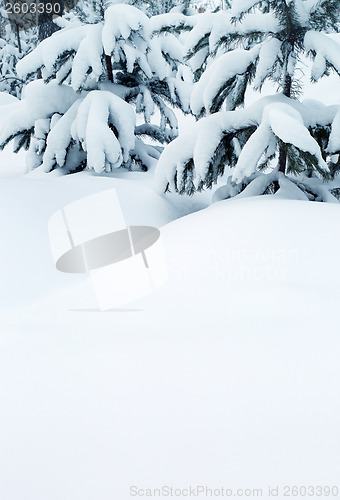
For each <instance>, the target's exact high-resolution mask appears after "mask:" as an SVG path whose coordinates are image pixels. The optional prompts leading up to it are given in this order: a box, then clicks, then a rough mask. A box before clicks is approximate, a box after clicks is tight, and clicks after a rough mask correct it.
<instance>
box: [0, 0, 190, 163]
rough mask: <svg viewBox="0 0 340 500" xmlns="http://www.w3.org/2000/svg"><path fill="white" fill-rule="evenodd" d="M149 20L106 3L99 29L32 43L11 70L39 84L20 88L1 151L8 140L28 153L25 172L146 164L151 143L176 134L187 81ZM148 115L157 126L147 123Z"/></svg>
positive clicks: (155, 150)
mask: <svg viewBox="0 0 340 500" xmlns="http://www.w3.org/2000/svg"><path fill="white" fill-rule="evenodd" d="M153 19H154V18H152V19H150V18H148V17H147V16H146V14H145V13H143V12H142V11H141V10H138V9H137V8H135V7H133V6H131V5H128V4H113V5H111V6H109V7H108V8H107V10H106V11H105V19H104V21H103V22H99V23H96V24H89V25H85V26H78V27H71V28H69V29H67V28H65V29H63V30H61V31H59V32H57V33H55V34H53V35H52V36H51V37H50V38H48V39H46V40H44V41H43V42H41V43H40V44H39V45H38V47H37V48H36V49H35V50H34V51H33V52H31V53H30V54H28V55H27V56H26V57H25V58H24V59H22V60H21V61H20V62H19V64H18V68H17V69H18V72H19V74H20V75H21V78H28V77H31V76H32V75H36V74H37V72H41V74H42V76H43V79H38V80H36V81H33V82H31V83H30V84H29V85H27V87H26V88H25V89H24V96H23V99H22V101H21V104H22V105H21V109H18V110H16V111H15V112H14V113H12V114H11V115H10V116H9V118H8V120H7V122H6V124H5V126H4V128H3V129H2V131H1V133H0V147H1V148H3V147H4V146H5V145H6V144H7V143H8V142H10V141H12V140H13V141H14V149H15V151H18V150H19V149H20V148H22V147H24V148H26V149H28V150H29V151H28V166H29V167H30V168H34V167H37V166H39V165H41V164H43V167H44V169H45V170H46V171H47V172H48V171H51V170H53V169H55V168H58V167H60V168H63V171H64V172H74V171H78V170H80V169H83V168H85V167H87V168H89V169H94V170H95V171H96V172H103V171H105V172H109V171H111V170H112V169H113V168H118V167H126V168H128V169H131V168H133V167H134V166H135V167H137V168H142V169H143V170H146V169H148V168H149V167H151V166H152V165H154V164H155V161H156V159H158V157H159V154H160V149H161V148H160V147H159V146H157V144H156V143H155V142H153V141H154V140H156V141H158V144H159V143H160V142H161V143H168V142H169V141H170V140H172V139H173V138H174V137H176V135H177V129H178V126H177V119H176V116H175V113H174V111H173V107H175V106H178V107H180V108H181V109H182V110H184V111H185V112H187V111H188V110H189V97H190V91H191V82H190V80H189V81H188V82H187V81H185V72H184V71H182V66H183V64H182V61H181V59H182V55H181V53H182V46H181V44H180V42H179V41H178V39H177V38H176V37H175V36H174V35H171V34H165V33H163V31H162V23H163V21H162V19H163V18H161V19H160V20H158V21H157V22H156V23H153ZM156 111H157V115H158V116H159V117H160V118H159V120H160V121H159V124H157V123H155V122H153V123H151V118H152V116H153V115H154V114H155V113H156ZM136 113H137V116H139V119H138V122H136ZM146 138H149V142H153V145H151V144H147V143H146V142H145V140H146ZM150 139H151V141H150Z"/></svg>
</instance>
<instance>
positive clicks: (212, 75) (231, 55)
mask: <svg viewBox="0 0 340 500" xmlns="http://www.w3.org/2000/svg"><path fill="white" fill-rule="evenodd" d="M259 52H260V45H258V46H256V47H254V48H252V49H250V50H244V49H236V50H233V51H232V52H227V53H226V54H224V55H222V56H221V57H219V58H218V59H217V60H215V61H214V62H213V63H212V64H211V65H210V66H209V67H208V68H207V69H206V71H205V72H204V73H203V75H202V76H201V78H200V80H199V81H198V82H197V83H196V84H195V86H194V90H193V92H192V96H191V100H190V106H191V109H192V111H193V113H194V114H195V115H196V116H199V115H200V114H201V113H202V111H203V110H206V111H208V112H209V111H211V108H212V107H213V105H214V103H215V101H216V99H217V98H218V97H220V95H221V93H222V92H223V90H224V88H225V87H226V86H227V85H228V82H230V80H232V79H234V78H235V76H237V75H242V74H244V73H245V72H246V71H249V66H250V65H252V64H254V62H255V60H256V59H257V57H258V55H259Z"/></svg>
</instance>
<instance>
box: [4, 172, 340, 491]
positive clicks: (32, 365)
mask: <svg viewBox="0 0 340 500" xmlns="http://www.w3.org/2000/svg"><path fill="white" fill-rule="evenodd" d="M69 177H72V178H73V179H76V180H77V185H75V184H72V185H71V184H69V185H68V187H67V184H65V183H64V182H65V177H63V178H61V179H60V182H62V183H64V184H63V185H62V186H61V185H59V186H58V187H56V186H57V184H58V182H57V184H56V180H57V181H58V179H54V180H53V185H52V184H51V190H49V191H46V190H43V189H39V193H40V194H41V195H42V193H44V192H45V202H44V203H43V204H42V205H41V206H43V207H44V210H42V209H41V206H37V210H36V218H35V220H34V224H33V226H32V227H35V228H36V230H37V228H38V227H40V226H41V228H42V227H44V228H45V222H46V220H47V217H48V215H49V213H50V211H51V210H52V209H53V208H55V206H56V205H61V204H62V203H63V202H64V201H66V198H68V199H69V200H70V199H71V198H72V197H74V198H75V197H76V196H81V195H83V194H84V191H85V189H84V187H81V188H80V184H79V176H77V175H75V176H69ZM77 177H78V178H77ZM94 180H95V179H94V178H93V177H92V178H91V179H90V182H91V186H93V181H94ZM97 180H98V179H97ZM106 181H107V179H106ZM101 182H102V179H101ZM15 186H16V187H15ZM52 186H53V188H54V189H56V191H54V195H52V193H53V191H52ZM97 187H98V188H99V186H97ZM8 188H9V186H8V185H7V190H8V191H9V189H8ZM18 188H19V185H18V184H16V185H14V186H13V190H11V193H9V194H8V197H7V198H6V200H7V203H6V205H5V206H6V208H7V209H8V207H12V206H13V205H10V204H9V203H8V201H9V200H10V196H12V197H13V192H14V193H15V194H16V196H17V197H18V196H20V194H22V193H24V192H25V190H26V191H27V184H26V185H25V186H22V187H21V188H20V190H19V189H18ZM56 193H58V194H56ZM62 193H63V194H62ZM135 193H136V191H135V192H134V193H131V192H130V195H129V198H126V202H127V203H126V204H127V206H128V207H130V209H132V205H133V203H134V194H135ZM150 196H151V194H150ZM53 197H54V207H52V206H51V204H50V201H49V199H50V198H53ZM57 198H58V199H57ZM3 200H4V198H3V196H1V197H0V203H3ZM41 201H43V200H41ZM33 202H34V198H33V200H32V203H33ZM145 203H146V204H148V212H149V214H151V212H156V207H157V204H156V203H155V199H154V198H153V199H151V198H150V199H149V200H148V199H147V198H145ZM33 204H34V203H33ZM17 206H18V204H17ZM27 206H28V208H29V209H31V207H32V204H31V205H30V204H27ZM140 206H141V207H142V206H143V204H141V205H140ZM21 207H22V205H21ZM21 207H20V209H21ZM20 209H19V210H18V212H20V211H22V210H20ZM124 209H125V207H124ZM18 212H17V214H16V215H15V216H14V215H12V219H11V228H12V231H13V232H14V233H15V234H16V235H18V234H20V233H21V231H22V229H23V226H24V224H25V222H26V219H23V218H21V219H20V217H19V213H18ZM48 212H49V213H48ZM1 213H3V211H2V210H1ZM42 215H43V217H41V216H42ZM139 220H141V219H139ZM149 220H150V219H149ZM338 220H339V207H338V206H332V205H328V204H326V203H323V204H318V203H314V204H312V203H305V202H302V201H300V202H298V201H282V200H275V199H272V198H271V197H262V198H260V199H259V198H257V199H251V200H249V199H248V200H239V201H236V200H232V201H228V202H221V203H217V204H215V205H214V206H213V207H211V208H209V209H207V210H205V211H203V212H200V213H198V214H194V215H191V216H189V217H185V218H183V219H181V220H179V221H176V222H173V223H172V224H169V225H168V226H166V227H165V228H163V230H162V232H163V238H164V242H165V245H166V249H167V254H168V266H169V270H170V279H169V281H168V283H167V285H166V286H164V288H163V289H161V290H160V291H159V293H157V294H154V295H152V296H149V297H148V298H145V299H144V300H142V301H139V302H135V303H134V304H132V305H131V306H130V308H126V309H124V310H116V311H110V312H107V313H102V314H101V313H98V312H97V311H96V305H95V304H94V302H93V298H92V297H91V296H89V295H88V293H87V290H88V289H87V284H86V282H83V281H82V282H81V283H79V286H77V287H75V286H74V287H73V286H72V287H70V288H69V290H68V291H67V292H64V293H63V294H62V295H60V296H54V297H53V298H52V299H51V300H48V301H45V302H44V303H41V304H38V305H36V306H35V307H33V308H31V309H28V310H26V311H20V312H18V311H17V312H16V313H15V314H6V315H2V316H1V334H0V335H1V350H0V379H1V380H2V383H1V385H0V398H1V401H2V411H1V414H0V423H1V426H0V429H1V431H0V432H1V454H2V457H4V458H3V460H2V466H1V468H0V482H1V487H2V497H3V498H4V500H7V499H10V498H22V499H25V500H33V499H47V498H48V499H53V500H54V499H57V498H58V499H60V498H63V499H64V498H70V497H72V500H93V499H94V498H100V499H102V500H109V499H112V498H119V499H121V500H128V499H129V498H131V495H130V493H131V490H130V487H132V486H137V487H139V488H147V487H150V488H161V487H162V486H163V485H168V486H172V487H173V488H187V487H190V485H193V486H195V485H206V486H207V487H208V488H211V489H217V488H221V487H222V486H223V487H224V488H225V489H226V488H230V489H232V491H233V492H236V490H237V489H239V488H242V489H246V488H250V489H251V488H260V489H262V495H261V498H263V499H270V498H273V497H272V495H271V496H269V488H273V487H276V486H277V487H278V489H279V492H280V493H279V495H280V496H278V498H281V497H283V487H284V486H287V485H303V484H305V485H315V484H316V482H317V484H321V485H330V486H333V485H334V484H337V478H338V464H339V449H340V447H339V444H340V443H339V432H338V427H339V418H340V391H339V379H340V365H339V355H340V339H339V335H338V323H339V319H338V304H339V291H338V283H339V280H340V268H339V265H338V256H339V251H340V241H339V232H338V231H337V230H336V228H337V226H338ZM29 229H30V228H27V234H26V237H29V236H30V237H31V240H32V243H33V244H34V249H35V252H36V253H37V254H38V255H41V259H45V258H46V259H47V258H48V257H49V256H48V255H47V252H48V248H47V246H45V245H42V243H43V240H42V239H41V237H42V236H43V231H42V229H41V235H37V234H36V233H35V234H34V235H32V233H31V231H30V230H29ZM30 233H31V234H30ZM2 234H4V233H2ZM33 236H34V237H33ZM45 252H46V255H45ZM22 253H23V252H22V250H21V257H22V258H23V256H22ZM19 256H20V254H19ZM19 262H20V260H19ZM12 269H13V268H12ZM45 269H46V268H45V267H44V266H42V265H41V266H40V267H35V268H34V269H33V268H32V271H33V270H34V271H35V272H34V273H32V274H31V275H30V278H29V277H28V276H27V278H29V280H30V281H31V282H30V283H28V285H27V293H29V289H30V288H29V284H30V285H31V288H32V286H34V285H35V284H36V280H37V277H39V276H40V275H41V274H42V273H44V271H45ZM54 274H55V277H56V276H57V275H58V273H57V272H56V271H55V273H54ZM19 276H20V275H19ZM32 277H33V278H34V279H32ZM49 277H50V278H51V279H52V280H54V279H55V278H54V277H53V276H52V274H50V275H49ZM69 278H70V277H69V276H68V277H67V281H68V282H69ZM61 478H62V479H61ZM19 479H20V480H19ZM179 498H181V497H179ZM183 498H184V497H183Z"/></svg>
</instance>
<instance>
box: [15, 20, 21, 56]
mask: <svg viewBox="0 0 340 500" xmlns="http://www.w3.org/2000/svg"><path fill="white" fill-rule="evenodd" d="M15 30H16V35H17V42H18V49H19V54H21V52H22V51H21V40H20V31H19V25H18V24H16V25H15Z"/></svg>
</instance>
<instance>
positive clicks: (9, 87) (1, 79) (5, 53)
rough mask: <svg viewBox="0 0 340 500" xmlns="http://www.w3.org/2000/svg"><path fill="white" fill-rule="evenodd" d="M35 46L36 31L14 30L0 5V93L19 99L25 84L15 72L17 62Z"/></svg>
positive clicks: (34, 29)
mask: <svg viewBox="0 0 340 500" xmlns="http://www.w3.org/2000/svg"><path fill="white" fill-rule="evenodd" d="M36 44H37V30H36V28H31V29H28V30H15V29H14V26H11V24H10V22H9V19H8V16H7V13H6V11H5V9H4V8H3V7H2V6H1V5H0V92H7V93H9V94H12V95H14V96H15V97H20V95H21V91H22V88H23V86H24V84H25V83H26V82H25V81H24V79H22V78H20V77H19V76H18V74H17V72H16V64H17V62H18V61H19V60H20V59H21V58H22V57H24V56H25V54H27V53H28V52H29V51H30V50H32V48H33V47H35V46H36Z"/></svg>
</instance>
